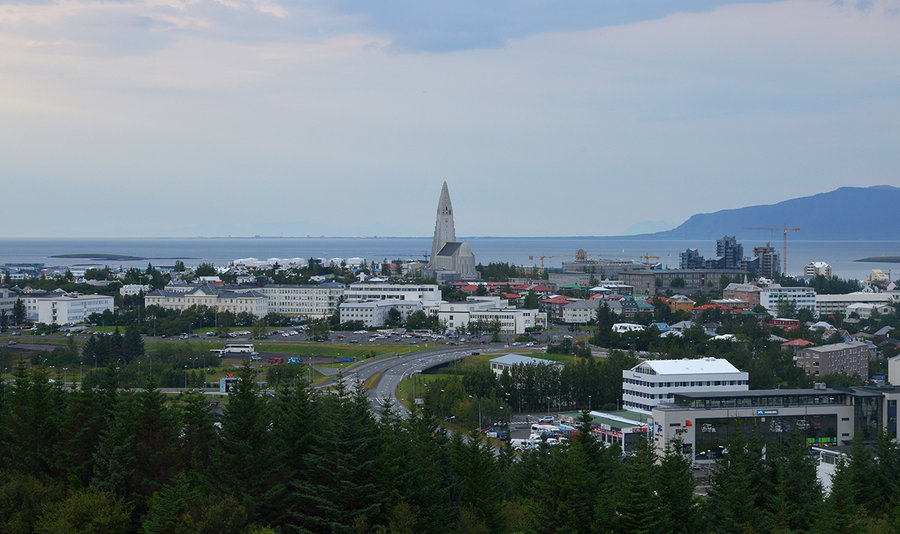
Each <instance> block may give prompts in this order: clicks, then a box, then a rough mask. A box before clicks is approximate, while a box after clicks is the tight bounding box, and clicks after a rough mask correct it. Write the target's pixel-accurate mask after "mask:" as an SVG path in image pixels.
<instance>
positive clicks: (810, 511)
mask: <svg viewBox="0 0 900 534" xmlns="http://www.w3.org/2000/svg"><path fill="white" fill-rule="evenodd" d="M801 439H802V438H801V437H800V436H799V435H798V436H795V437H794V439H791V440H789V441H787V442H784V443H771V444H769V445H768V447H767V449H768V450H767V453H766V456H767V457H768V458H769V459H770V460H769V462H770V463H771V464H772V466H773V467H772V469H773V471H774V472H773V475H774V479H775V491H773V492H772V493H770V495H769V499H768V500H769V503H768V511H767V515H768V517H769V523H770V524H772V525H774V526H775V528H776V530H778V531H781V532H790V531H794V532H806V531H809V529H810V528H811V527H812V522H813V521H814V520H815V518H816V517H818V516H819V508H820V504H821V502H822V488H821V485H820V484H819V481H818V479H817V478H816V462H815V459H814V457H812V456H809V455H807V454H806V444H805V443H803V441H801Z"/></svg>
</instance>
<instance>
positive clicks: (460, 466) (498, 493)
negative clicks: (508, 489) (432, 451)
mask: <svg viewBox="0 0 900 534" xmlns="http://www.w3.org/2000/svg"><path fill="white" fill-rule="evenodd" d="M450 450H451V454H452V464H453V472H454V474H455V475H456V479H457V480H458V481H459V484H460V496H459V506H460V508H461V510H462V511H463V512H468V513H470V514H472V515H473V516H474V517H475V518H477V520H478V522H480V523H481V524H483V525H484V526H485V527H487V529H488V532H497V531H498V530H500V528H501V527H502V526H503V524H502V516H501V514H500V505H501V500H502V495H503V492H502V486H501V483H500V473H499V470H498V467H497V461H496V459H495V458H494V453H493V448H492V447H491V446H490V445H488V444H486V443H485V442H484V441H483V440H482V439H481V435H480V433H478V432H477V431H473V432H472V433H471V434H470V435H469V436H468V439H465V440H463V438H462V436H461V435H460V434H459V433H457V434H454V436H453V438H452V440H451V442H450Z"/></svg>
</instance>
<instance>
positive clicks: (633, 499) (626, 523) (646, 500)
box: [618, 438, 664, 534]
mask: <svg viewBox="0 0 900 534" xmlns="http://www.w3.org/2000/svg"><path fill="white" fill-rule="evenodd" d="M623 475H624V476H623V479H622V481H621V482H622V483H621V493H620V497H619V507H618V512H619V529H620V530H621V531H623V532H633V533H648V534H649V533H653V532H661V531H662V530H661V529H662V527H663V524H664V517H663V507H662V503H661V502H660V500H659V497H658V493H657V492H656V489H657V473H656V451H655V450H654V449H653V443H652V442H651V441H650V440H649V439H646V438H645V439H641V440H639V441H638V442H637V443H636V444H635V447H634V454H633V455H632V456H629V457H628V461H627V462H626V463H625V467H624V472H623Z"/></svg>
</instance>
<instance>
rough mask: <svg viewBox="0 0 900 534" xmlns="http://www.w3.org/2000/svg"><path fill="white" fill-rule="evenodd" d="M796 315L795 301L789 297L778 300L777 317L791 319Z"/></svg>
mask: <svg viewBox="0 0 900 534" xmlns="http://www.w3.org/2000/svg"><path fill="white" fill-rule="evenodd" d="M796 316H797V303H796V302H795V301H793V300H791V299H785V298H782V299H779V300H778V317H783V318H785V319H792V318H794V317H796Z"/></svg>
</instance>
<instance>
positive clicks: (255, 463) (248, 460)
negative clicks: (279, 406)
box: [213, 368, 280, 523]
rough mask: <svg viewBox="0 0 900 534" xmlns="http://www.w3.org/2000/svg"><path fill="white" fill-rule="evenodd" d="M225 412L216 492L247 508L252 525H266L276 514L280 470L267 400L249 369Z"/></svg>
mask: <svg viewBox="0 0 900 534" xmlns="http://www.w3.org/2000/svg"><path fill="white" fill-rule="evenodd" d="M238 376H239V378H240V380H238V381H237V382H235V384H234V386H233V389H232V390H231V393H230V395H229V396H228V406H227V408H226V410H225V419H224V421H223V424H222V430H221V432H220V434H219V442H218V447H217V448H216V451H215V454H214V458H213V465H214V468H215V470H216V488H215V489H216V491H217V492H219V493H220V494H221V495H231V496H234V497H235V498H237V499H238V502H240V503H241V505H242V506H243V507H244V508H245V509H246V511H247V514H248V517H249V518H250V521H251V522H261V523H265V522H266V518H267V517H269V515H270V514H272V513H273V509H272V507H273V502H274V500H273V493H276V494H277V491H273V490H274V486H275V484H276V483H277V482H278V480H279V476H278V471H279V470H280V467H279V465H278V462H277V460H276V458H277V456H276V454H275V451H274V450H273V445H274V443H275V441H274V440H273V439H272V435H271V432H270V427H269V424H270V422H271V417H270V410H269V405H268V402H267V397H265V396H263V395H261V394H260V393H259V391H258V390H257V388H256V385H255V384H254V383H253V374H252V371H251V370H250V369H249V368H243V369H241V370H240V372H239V373H238Z"/></svg>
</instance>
